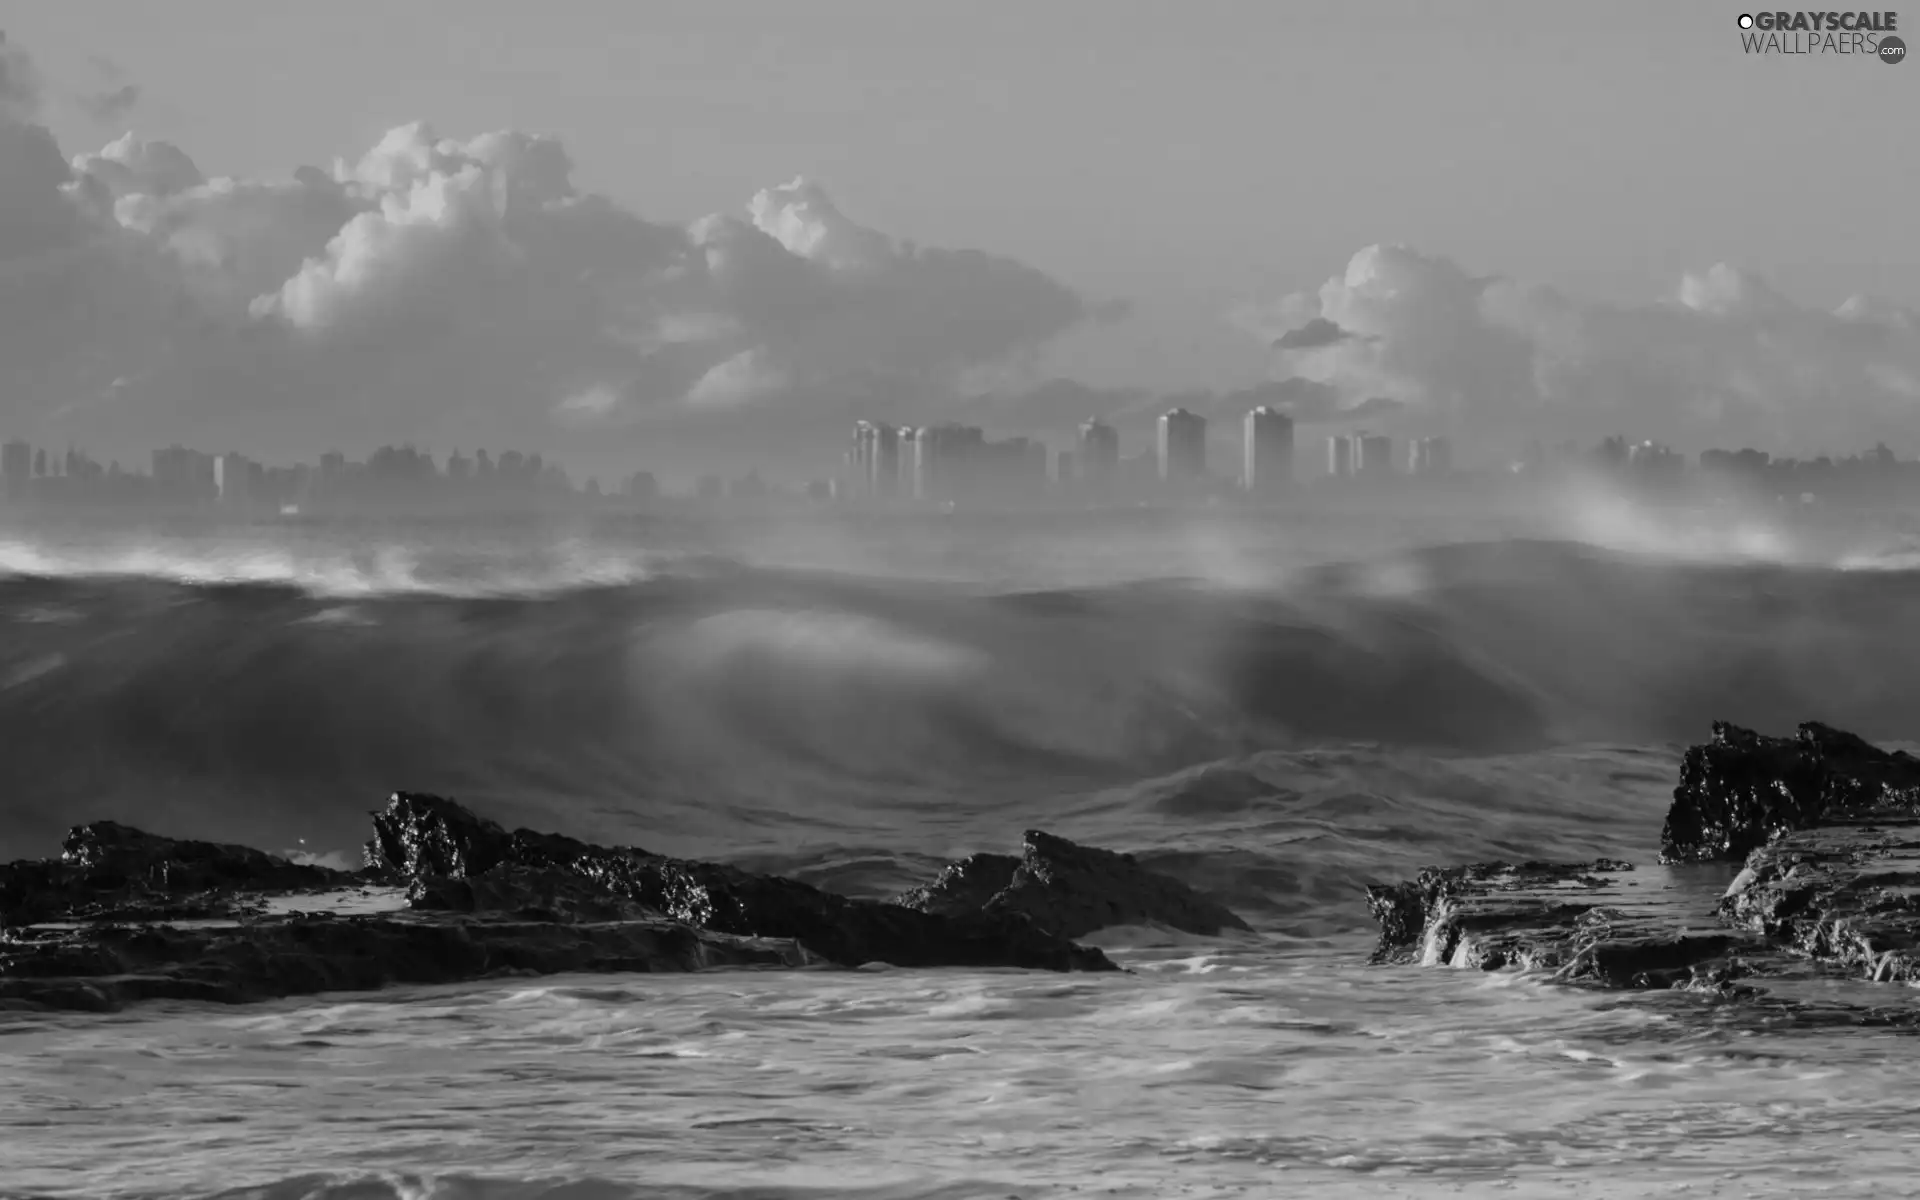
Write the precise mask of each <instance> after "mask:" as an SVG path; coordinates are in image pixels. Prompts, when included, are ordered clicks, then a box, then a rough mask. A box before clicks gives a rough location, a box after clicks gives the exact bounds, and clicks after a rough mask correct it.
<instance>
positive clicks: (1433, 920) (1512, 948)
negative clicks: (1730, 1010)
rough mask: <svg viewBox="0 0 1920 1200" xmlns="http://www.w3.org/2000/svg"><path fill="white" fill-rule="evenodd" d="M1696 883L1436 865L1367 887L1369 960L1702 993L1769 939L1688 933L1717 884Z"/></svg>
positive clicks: (1610, 867) (1581, 867)
mask: <svg viewBox="0 0 1920 1200" xmlns="http://www.w3.org/2000/svg"><path fill="white" fill-rule="evenodd" d="M1690 882H1691V881H1688V880H1686V879H1682V878H1676V877H1675V876H1674V874H1673V873H1671V872H1659V873H1652V874H1648V873H1642V872H1636V871H1635V870H1634V868H1633V865H1632V864H1631V863H1624V862H1616V861H1611V860H1608V859H1599V860H1597V861H1595V862H1591V863H1545V862H1530V863H1519V864H1514V863H1504V862H1497V863H1479V864H1476V865H1474V866H1468V867H1452V868H1448V869H1445V870H1441V869H1436V868H1430V869H1428V870H1425V871H1422V872H1421V873H1420V876H1419V878H1417V879H1415V880H1412V881H1411V882H1407V883H1400V884H1393V885H1388V886H1375V887H1370V888H1368V889H1367V906H1368V908H1369V909H1371V910H1372V912H1373V916H1374V919H1375V920H1376V921H1378V922H1379V924H1380V944H1379V946H1378V948H1377V949H1375V951H1374V953H1373V959H1372V961H1373V962H1375V963H1415V964H1419V965H1421V966H1430V967H1431V966H1444V967H1459V968H1466V969H1473V970H1482V971H1496V970H1502V969H1509V968H1510V969H1515V970H1545V971H1552V972H1554V975H1555V978H1557V979H1559V980H1561V981H1562V982H1566V983H1577V984H1584V985H1589V986H1595V987H1605V988H1646V987H1659V988H1666V987H1674V986H1676V985H1685V986H1689V987H1700V986H1704V985H1706V984H1708V983H1710V982H1719V981H1722V980H1724V979H1725V978H1727V975H1728V973H1727V971H1726V968H1727V966H1728V963H1727V960H1728V958H1729V956H1731V955H1733V954H1735V953H1738V952H1743V951H1744V952H1751V951H1754V950H1760V949H1764V942H1763V941H1762V940H1761V939H1759V938H1753V937H1742V936H1739V935H1737V934H1735V933H1733V932H1732V931H1728V930H1716V929H1707V930H1697V929H1693V928H1690V926H1689V923H1688V921H1687V920H1686V913H1687V907H1688V904H1689V903H1692V904H1694V905H1695V906H1700V905H1701V904H1702V902H1703V898H1704V897H1705V896H1707V895H1710V894H1711V884H1707V885H1706V886H1707V890H1705V891H1703V890H1702V888H1701V887H1700V886H1689V883H1690Z"/></svg>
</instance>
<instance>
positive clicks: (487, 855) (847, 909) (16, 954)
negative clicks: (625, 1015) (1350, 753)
mask: <svg viewBox="0 0 1920 1200" xmlns="http://www.w3.org/2000/svg"><path fill="white" fill-rule="evenodd" d="M373 824H374V836H373V838H372V840H371V841H369V842H368V844H367V848H366V859H367V866H366V868H365V869H364V870H362V871H360V872H357V873H348V872H343V871H336V870H330V869H327V868H324V867H317V866H304V865H301V864H297V863H293V862H289V861H288V860H286V859H284V858H280V857H276V856H274V855H270V854H266V853H264V852H262V851H259V850H254V849H251V848H249V847H245V846H225V845H216V844H213V843H208V842H190V841H181V840H177V839H173V838H165V837H159V836H156V835H153V834H148V833H144V832H141V831H140V830H136V829H130V828H128V827H126V826H122V825H115V824H112V823H110V822H101V823H97V824H94V825H84V826H78V827H76V828H75V829H74V830H73V831H72V833H70V834H69V835H68V838H67V841H66V844H65V847H64V850H63V853H62V855H61V857H60V858H58V859H53V860H47V861H39V862H20V863H13V864H10V865H7V866H0V1007H22V1006H26V1007H53V1008H78V1009H93V1010H108V1009H113V1008H117V1007H119V1006H120V1005H122V1004H125V1003H129V1002H131V1001H136V1000H142V999H150V998H159V997H169V998H176V999H203V1000H219V1001H227V1002H238V1001H244V1000H255V999H262V998H267V997H273V996H284V995H297V994H305V993H311V992H318V991H328V990H335V989H342V988H346V989H364V988H375V987H380V986H383V985H385V984H390V983H440V982H456V981H461V980H469V979H478V978H485V977H488V976H492V975H501V974H508V975H520V974H551V973H555V972H562V971H685V970H695V969H702V968H707V967H723V966H724V967H756V966H759V967H797V966H809V965H838V966H849V967H850V966H860V965H862V964H867V963H888V964H892V965H895V966H901V967H933V966H960V967H1021V968H1033V969H1042V970H1053V971H1080V970H1085V971H1111V970H1115V969H1116V968H1115V967H1114V964H1113V963H1112V962H1111V961H1110V960H1109V959H1108V958H1107V957H1106V956H1105V955H1104V954H1102V953H1101V952H1100V951H1099V950H1096V949H1091V948H1087V947H1082V946H1078V945H1075V944H1074V943H1073V942H1072V941H1071V940H1069V938H1067V937H1066V936H1064V935H1062V934H1060V933H1058V932H1055V931H1054V930H1052V929H1049V928H1046V927H1043V926H1042V925H1040V924H1037V923H1036V922H1035V921H1034V920H1032V919H1031V918H1030V917H1029V916H1028V915H1026V914H1025V913H1024V912H1021V911H1017V910H1015V909H1012V908H1007V907H1002V908H995V909H991V910H989V909H988V908H987V907H986V906H984V905H983V906H981V907H979V908H978V909H976V910H973V911H957V912H952V913H933V912H922V911H918V910H915V909H912V908H907V907H904V906H901V905H897V904H889V903H884V902H881V901H875V900H856V899H850V898H848V897H845V896H838V895H834V894H832V893H829V892H823V891H821V890H819V889H817V888H814V887H810V886H808V885H807V884H804V883H800V882H798V881H796V880H792V879H784V878H780V877H778V876H770V875H755V874H751V873H749V872H746V871H742V870H739V869H737V868H734V867H730V866H725V865H722V864H718V863H705V862H690V861H685V860H680V859H674V858H668V857H665V856H662V855H657V854H651V853H648V852H647V851H645V850H641V849H638V848H635V847H621V846H614V847H604V846H595V845H591V844H589V843H586V842H581V841H578V840H576V839H573V838H568V837H564V836H561V835H558V834H548V833H538V832H535V831H532V830H526V829H519V830H513V831H511V832H509V831H507V830H506V829H504V828H502V827H501V826H500V825H499V824H497V823H495V822H493V821H489V820H487V819H485V818H483V817H480V816H478V815H476V814H474V813H473V812H471V811H469V810H467V809H466V808H464V807H462V806H461V805H459V804H457V803H455V802H454V801H452V800H448V799H444V798H442V797H437V796H429V795H423V794H419V793H406V792H402V793H396V794H395V795H394V796H393V797H392V799H391V800H390V801H389V803H388V805H387V806H386V808H384V809H383V810H381V811H379V812H377V813H375V814H374V822H373ZM1074 849H1075V850H1077V851H1079V852H1080V853H1082V854H1088V853H1094V852H1089V851H1084V850H1081V849H1080V848H1078V847H1075V848H1074ZM1116 857H1117V856H1116ZM1169 882H1170V881H1169Z"/></svg>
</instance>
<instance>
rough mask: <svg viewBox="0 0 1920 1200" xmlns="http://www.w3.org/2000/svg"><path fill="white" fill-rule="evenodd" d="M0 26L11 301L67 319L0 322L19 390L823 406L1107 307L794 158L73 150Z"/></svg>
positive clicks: (2, 197) (610, 422) (428, 134)
mask: <svg viewBox="0 0 1920 1200" xmlns="http://www.w3.org/2000/svg"><path fill="white" fill-rule="evenodd" d="M0 50H5V51H6V52H7V55H8V56H7V57H6V58H4V59H0V62H3V63H4V70H0V260H4V263H5V265H0V316H7V317H14V316H16V315H17V314H21V313H27V312H29V311H31V310H34V309H36V308H37V309H39V310H41V312H42V316H41V317H40V318H39V319H38V323H39V325H41V326H43V327H44V326H47V325H50V324H57V325H58V326H59V328H60V330H61V331H62V333H61V336H60V337H58V338H53V339H51V340H50V341H45V342H41V343H39V344H36V339H34V338H25V337H19V336H15V335H14V334H13V333H0V343H3V344H0V395H4V396H5V397H6V399H5V400H4V401H0V403H5V404H8V405H10V406H11V407H12V409H13V411H14V415H16V416H19V415H25V416H28V417H30V418H33V417H39V418H46V417H48V415H49V414H60V415H62V416H63V417H64V416H65V415H68V414H73V413H76V412H79V413H83V414H85V415H86V416H87V418H88V419H89V420H92V421H97V422H98V423H99V424H100V427H102V428H105V427H108V426H109V425H111V424H112V423H114V422H121V423H123V424H124V423H126V422H133V423H136V424H140V425H141V426H142V427H143V428H145V427H150V426H151V427H156V428H157V427H158V426H159V425H160V424H163V423H166V422H171V423H173V424H172V425H171V426H169V428H171V429H172V430H173V431H174V432H176V433H179V434H180V435H181V436H187V435H189V434H191V433H192V432H193V429H194V427H195V426H198V427H200V428H208V427H211V428H217V429H220V430H224V431H228V432H230V433H234V435H235V436H238V433H237V432H236V431H240V430H242V429H243V428H244V429H251V430H254V431H261V430H265V431H267V432H269V433H272V434H273V435H274V436H286V437H289V438H291V437H294V436H299V437H300V438H302V439H303V440H310V439H311V438H335V437H352V436H353V435H356V434H358V435H361V436H364V437H371V436H394V435H420V436H433V435H434V434H436V433H442V432H445V433H446V434H447V436H454V435H455V434H456V433H458V431H463V430H465V431H472V432H473V433H474V434H475V435H476V436H478V434H479V430H480V427H481V426H483V425H487V424H488V423H491V427H499V426H503V425H504V426H511V427H512V428H514V429H517V430H520V431H523V432H530V431H537V430H540V429H551V430H565V429H577V428H581V427H588V428H591V427H594V426H596V425H604V426H622V425H625V424H629V423H631V422H632V421H633V419H634V418H635V417H636V415H644V414H647V413H658V412H662V411H664V412H667V413H670V414H672V415H675V416H676V417H678V418H685V419H696V420H697V419H699V418H700V417H701V415H702V414H712V413H717V412H732V411H735V410H737V409H739V408H740V407H741V406H743V405H759V406H764V407H766V408H768V409H773V410H784V412H785V415H786V416H789V417H797V416H801V415H804V412H806V411H815V410H818V411H821V412H823V413H831V415H832V417H833V419H835V420H839V419H841V417H842V416H843V415H844V414H843V413H842V412H841V404H840V402H839V400H837V399H830V398H834V397H843V396H845V395H847V394H848V393H849V391H850V390H854V389H855V388H856V386H865V381H872V380H886V381H888V382H887V384H886V387H887V388H888V389H889V390H891V391H895V392H903V391H904V392H916V393H917V392H922V391H924V392H933V393H938V392H941V391H943V390H945V391H948V392H951V390H952V389H953V388H954V387H955V386H956V385H957V381H959V380H961V379H964V378H965V377H966V376H967V374H968V373H969V372H972V371H976V370H979V369H981V368H984V367H990V366H992V365H994V364H997V363H1004V362H1011V361H1019V360H1023V359H1026V358H1029V357H1031V356H1033V355H1035V354H1036V353H1037V352H1038V351H1039V350H1040V349H1041V348H1042V347H1044V346H1045V345H1046V344H1047V343H1048V342H1050V341H1051V340H1052V339H1053V338H1055V337H1056V336H1058V335H1060V334H1061V333H1063V332H1065V331H1067V330H1068V329H1070V328H1071V327H1073V326H1075V325H1076V324H1079V323H1081V322H1085V321H1092V320H1111V319H1117V318H1118V317H1119V316H1120V315H1123V314H1122V311H1121V310H1120V309H1118V308H1117V307H1116V306H1114V305H1112V304H1111V303H1109V304H1105V305H1096V304H1092V303H1090V302H1087V301H1084V300H1082V299H1081V297H1079V296H1078V295H1076V294H1075V293H1074V292H1073V291H1072V290H1070V289H1069V288H1067V287H1066V286H1064V285H1062V284H1060V283H1058V282H1056V281H1055V280H1053V279H1051V278H1050V277H1048V276H1047V275H1045V274H1043V273H1042V272H1040V271H1038V270H1035V269H1033V268H1031V267H1028V266H1025V265H1023V264H1020V263H1017V262H1014V261H1011V260H1009V259H1005V258H1000V257H996V256H994V255H991V254H986V253H982V252H979V251H974V250H943V249H933V248H926V247H919V246H914V245H912V244H902V243H898V242H896V241H895V240H894V239H892V238H890V237H888V236H886V235H885V234H883V233H880V232H879V231H876V230H873V229H871V228H868V227H866V226H863V225H861V224H859V223H858V222H856V221H854V220H853V219H852V218H850V217H848V216H847V215H845V214H844V213H842V212H841V211H840V209H839V208H838V207H837V206H836V205H835V204H834V203H833V201H832V199H831V198H830V197H829V196H828V194H827V192H826V190H825V189H824V188H823V187H821V186H820V185H819V184H818V183H816V182H814V181H811V180H808V179H805V178H799V179H794V180H791V181H789V182H787V183H784V184H781V185H779V186H775V187H770V188H767V189H765V190H763V191H761V192H759V193H757V194H756V195H754V196H752V197H750V198H748V200H747V202H746V204H745V205H744V206H743V207H742V208H741V209H739V210H737V211H734V212H727V213H719V214H715V215H711V216H708V217H705V218H701V219H699V220H695V221H692V222H678V221H673V222H668V221H659V220H653V219H648V218H646V217H643V216H641V215H639V214H637V213H635V212H633V211H631V210H630V209H628V208H627V207H625V206H624V205H622V204H621V203H619V202H617V201H615V200H613V199H611V198H609V197H606V196H600V195H595V194H592V193H589V192H585V191H583V190H581V189H580V188H579V187H578V186H577V185H576V184H575V182H574V164H573V160H572V158H571V156H570V154H569V151H568V149H567V148H566V147H565V146H564V145H563V144H562V143H561V142H560V141H559V140H558V139H557V138H554V137H551V136H546V135H540V134H531V133H525V132H517V131H500V132H494V133H486V134H481V135H479V136H476V137H472V138H469V139H465V140H460V139H452V138H446V137H443V136H441V135H440V134H439V133H438V132H437V131H436V130H434V129H433V128H432V127H431V126H429V125H427V124H424V123H413V124H407V125H401V126H398V127H396V128H394V129H393V130H391V131H390V132H388V133H387V134H386V135H385V136H384V137H383V138H381V139H380V140H379V141H378V142H377V143H376V144H375V145H374V146H373V147H371V148H370V149H368V150H367V151H366V152H365V153H363V154H360V155H359V156H357V157H350V158H343V159H340V160H336V161H335V162H333V163H332V165H331V167H318V166H312V165H298V164H289V169H288V171H287V173H286V174H285V175H283V176H279V177H264V178H228V177H218V176H213V177H210V176H208V175H207V174H206V173H205V172H204V171H202V169H201V168H200V166H199V165H198V164H197V163H196V162H195V161H194V159H193V158H192V157H191V156H190V155H189V154H188V152H187V151H186V150H185V149H183V148H182V147H179V146H175V145H172V144H170V143H167V142H163V141H150V140H145V139H142V138H140V137H138V136H137V135H135V134H132V133H129V134H127V135H126V136H123V137H120V138H118V139H116V140H115V141H113V142H111V143H109V144H108V145H106V146H104V147H102V148H100V149H99V150H97V151H91V152H86V153H80V154H77V155H74V156H73V157H71V158H69V157H67V156H66V155H65V154H63V153H62V152H61V151H60V149H59V148H58V147H57V146H56V145H55V143H54V141H53V139H52V137H51V136H50V135H49V134H48V133H47V131H46V130H45V129H43V128H41V127H40V126H38V125H36V124H34V123H33V115H34V111H35V105H36V103H37V95H38V91H37V83H35V82H34V76H33V75H32V72H31V64H30V63H28V62H27V61H26V59H25V57H24V56H23V55H19V54H18V53H17V50H16V49H15V48H12V47H5V46H0ZM131 98H132V97H130V98H129V99H130V100H131ZM29 266H31V268H32V269H31V270H29V269H27V268H28V267H29ZM50 278H52V279H57V280H58V281H59V284H60V289H63V294H64V295H66V296H68V297H69V298H70V299H71V300H72V301H73V303H72V304H71V305H66V306H56V307H58V311H57V312H53V311H49V310H48V304H47V297H48V292H47V291H46V284H47V281H48V280H49V279H50ZM41 332H43V333H44V332H45V329H44V328H43V329H42V330H41ZM96 395H97V399H95V400H90V401H88V402H86V403H83V404H77V403H76V397H83V396H96ZM823 398H829V399H823ZM0 415H5V414H4V413H0ZM263 436H264V435H263ZM460 436H464V434H460ZM311 448H312V447H311V446H310V445H300V446H288V447H287V450H290V451H299V452H305V451H307V450H310V449H311ZM263 449H266V448H264V447H263Z"/></svg>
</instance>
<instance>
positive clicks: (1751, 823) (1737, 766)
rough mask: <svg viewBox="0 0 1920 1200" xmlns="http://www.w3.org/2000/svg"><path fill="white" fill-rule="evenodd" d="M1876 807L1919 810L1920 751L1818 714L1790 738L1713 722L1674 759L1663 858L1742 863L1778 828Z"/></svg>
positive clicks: (1783, 829) (1859, 813) (1894, 812)
mask: <svg viewBox="0 0 1920 1200" xmlns="http://www.w3.org/2000/svg"><path fill="white" fill-rule="evenodd" d="M1874 814H1879V815H1906V816H1913V815H1916V814H1920V759H1917V758H1914V757H1913V756H1912V755H1909V754H1906V753H1904V752H1898V751H1886V750H1881V749H1879V748H1878V747H1875V746H1872V745H1869V744H1868V743H1867V742H1865V741H1863V740H1861V739H1860V738H1858V737H1855V736H1854V735H1853V734H1851V733H1846V732H1844V731H1842V730H1838V729H1834V728H1831V727H1830V726H1826V725H1822V724H1820V723H1819V722H1817V721H1809V722H1807V723H1806V724H1804V725H1802V726H1800V728H1799V730H1798V732H1797V733H1796V734H1795V735H1794V736H1793V737H1790V738H1779V737H1767V736H1765V735H1763V734H1758V733H1755V732H1754V731H1753V730H1751V729H1742V728H1741V727H1740V726H1738V725H1729V724H1727V723H1726V722H1724V721H1716V722H1714V725H1713V737H1712V740H1710V741H1708V742H1706V743H1705V744H1703V745H1699V746H1694V747H1692V748H1691V749H1689V750H1688V751H1687V753H1686V757H1685V758H1684V759H1683V760H1682V761H1681V764H1680V782H1679V786H1678V787H1676V788H1675V789H1674V792H1673V806H1672V808H1670V809H1669V810H1668V812H1667V821H1666V826H1665V828H1663V829H1662V830H1661V833H1660V857H1661V860H1662V861H1663V862H1739V861H1741V860H1742V859H1744V858H1746V856H1747V855H1748V854H1750V853H1752V852H1753V851H1754V850H1757V849H1758V848H1760V847H1761V846H1763V845H1765V844H1766V843H1767V840H1768V839H1769V838H1771V837H1773V836H1774V835H1776V834H1779V833H1784V832H1789V831H1792V830H1796V829H1807V828H1810V827H1813V826H1815V825H1819V824H1822V823H1825V822H1829V821H1834V820H1840V819H1844V818H1847V817H1854V816H1867V815H1874Z"/></svg>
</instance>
